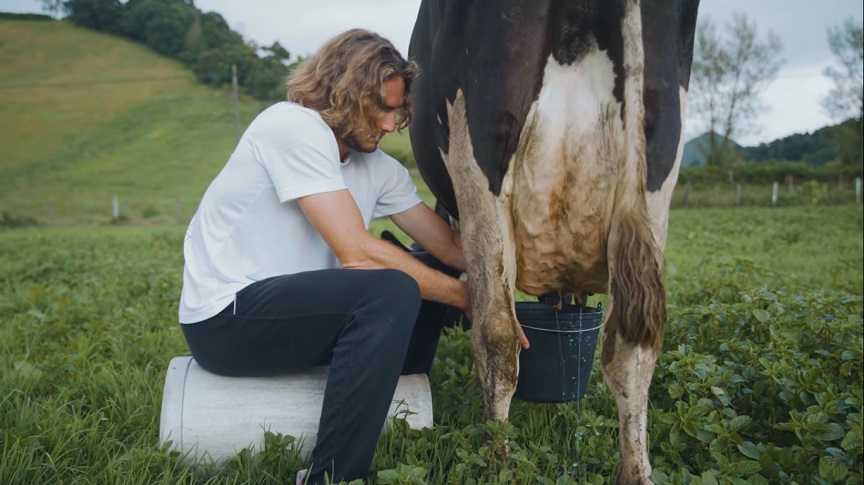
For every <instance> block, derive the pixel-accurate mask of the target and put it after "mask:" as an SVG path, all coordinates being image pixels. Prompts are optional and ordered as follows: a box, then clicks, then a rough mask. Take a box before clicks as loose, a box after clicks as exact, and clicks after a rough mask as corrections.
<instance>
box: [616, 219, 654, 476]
mask: <svg viewBox="0 0 864 485" xmlns="http://www.w3.org/2000/svg"><path fill="white" fill-rule="evenodd" d="M638 213H641V215H639V216H637V217H628V216H624V217H622V218H621V219H620V220H618V221H616V223H615V224H613V228H612V231H611V233H610V237H609V272H610V281H609V304H610V305H609V315H608V318H607V319H606V329H605V332H604V334H603V342H602V352H601V356H600V362H601V364H602V367H603V375H604V378H605V380H606V384H607V385H608V386H609V389H610V390H611V391H612V394H613V395H614V396H615V403H616V405H617V406H618V423H619V427H620V439H619V442H620V446H621V455H620V464H619V470H618V480H617V483H651V482H650V480H649V478H648V477H649V476H650V475H651V464H650V463H649V461H648V446H647V445H648V443H647V438H648V434H647V421H648V386H649V385H650V383H651V378H652V375H653V373H654V365H655V363H656V362H657V356H658V353H659V350H660V346H661V344H662V340H663V326H664V324H665V320H666V297H665V293H664V289H663V282H662V279H661V274H660V271H661V268H662V257H661V255H660V252H659V251H658V250H657V247H656V243H655V240H654V236H653V235H652V234H651V231H650V229H649V228H648V226H649V224H650V223H649V219H648V217H647V214H645V213H644V211H639V212H638Z"/></svg>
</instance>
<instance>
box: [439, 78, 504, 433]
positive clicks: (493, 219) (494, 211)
mask: <svg viewBox="0 0 864 485" xmlns="http://www.w3.org/2000/svg"><path fill="white" fill-rule="evenodd" d="M447 114H448V119H449V120H450V151H449V153H448V154H443V153H442V157H443V159H444V164H445V166H446V167H447V172H448V174H449V176H450V179H451V180H452V181H453V188H454V189H455V192H456V202H457V204H458V206H459V212H460V214H461V215H462V217H461V218H460V221H459V222H460V229H461V234H462V247H463V251H464V252H465V264H466V266H467V271H466V272H467V274H468V283H469V286H470V288H471V306H472V310H473V315H472V325H473V328H472V335H471V351H472V354H473V357H474V364H475V366H476V367H477V371H478V374H479V377H480V384H481V385H482V386H483V394H484V398H485V412H486V418H487V419H494V420H498V421H507V415H508V413H509V411H510V401H511V399H512V397H513V393H514V392H515V391H516V379H517V377H518V374H519V350H520V342H519V330H518V328H517V327H516V325H517V323H516V310H515V307H514V304H513V289H514V285H515V281H516V278H515V274H516V260H515V249H514V246H513V236H512V226H511V224H510V222H509V220H510V218H509V195H508V191H507V190H506V189H505V190H502V191H501V192H500V193H497V194H495V193H493V192H492V191H491V190H489V181H488V178H487V177H486V175H484V174H483V172H482V171H481V170H480V166H479V165H478V164H477V161H476V160H475V159H474V156H473V153H474V150H473V147H472V144H471V136H470V134H469V133H468V120H467V118H466V112H465V98H464V95H463V93H462V92H461V90H460V91H459V92H457V95H456V99H455V100H454V102H453V104H452V105H448V106H447ZM507 185H508V184H507V182H506V181H505V182H504V186H505V187H506V186H507Z"/></svg>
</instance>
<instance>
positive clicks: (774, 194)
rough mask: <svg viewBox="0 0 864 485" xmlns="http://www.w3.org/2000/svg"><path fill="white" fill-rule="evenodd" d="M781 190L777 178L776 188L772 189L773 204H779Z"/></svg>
mask: <svg viewBox="0 0 864 485" xmlns="http://www.w3.org/2000/svg"><path fill="white" fill-rule="evenodd" d="M779 190H780V184H779V183H778V182H777V181H776V180H775V181H774V189H773V190H772V191H771V205H777V192H778V191H779Z"/></svg>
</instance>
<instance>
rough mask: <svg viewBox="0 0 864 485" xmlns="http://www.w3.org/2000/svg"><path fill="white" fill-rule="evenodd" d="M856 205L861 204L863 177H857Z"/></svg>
mask: <svg viewBox="0 0 864 485" xmlns="http://www.w3.org/2000/svg"><path fill="white" fill-rule="evenodd" d="M855 203H856V204H860V203H861V177H855Z"/></svg>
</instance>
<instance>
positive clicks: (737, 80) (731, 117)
mask: <svg viewBox="0 0 864 485" xmlns="http://www.w3.org/2000/svg"><path fill="white" fill-rule="evenodd" d="M782 49H783V46H782V44H781V42H780V38H779V37H777V35H776V34H774V33H773V32H769V33H768V36H767V39H766V40H764V41H761V40H759V39H757V32H756V24H755V23H754V22H752V21H750V20H748V19H747V17H746V16H745V15H743V14H735V16H734V17H733V20H732V22H731V23H730V24H728V25H727V28H726V35H725V36H721V35H720V34H719V33H718V32H717V29H716V27H715V26H714V24H713V23H712V22H711V20H710V19H706V20H705V21H704V22H703V23H702V26H701V28H700V29H699V30H698V31H697V33H696V50H695V53H694V58H693V69H692V80H691V83H690V86H691V88H690V94H689V97H690V107H691V108H692V111H691V113H693V115H694V116H695V117H696V118H698V119H701V120H702V121H703V124H704V125H705V127H706V131H708V132H709V133H712V134H714V133H716V134H717V136H709V137H708V139H709V140H708V147H707V149H706V150H705V153H703V155H705V160H706V163H707V164H709V165H729V164H731V163H733V162H734V161H735V160H736V159H737V158H738V157H739V155H738V154H737V152H736V151H735V150H734V149H733V148H732V146H731V144H730V140H732V139H733V138H734V137H736V136H741V135H746V134H750V133H755V132H758V127H757V126H756V125H755V123H754V119H755V117H756V114H757V113H758V112H759V111H762V110H764V109H765V106H764V105H763V104H762V102H761V101H760V100H759V93H760V92H761V91H762V90H763V89H764V88H765V87H766V86H767V85H768V84H770V83H771V81H773V80H774V78H775V76H776V75H777V71H778V70H779V69H780V66H781V65H782V64H783V60H782V59H781V58H779V57H778V55H779V53H780V51H781V50H782Z"/></svg>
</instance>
